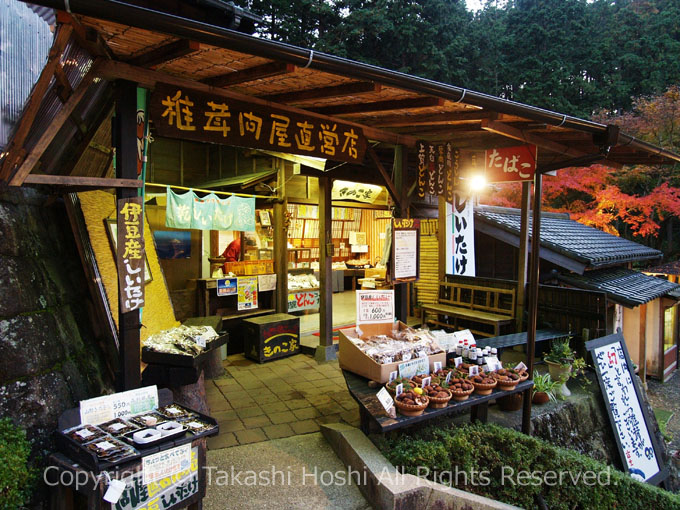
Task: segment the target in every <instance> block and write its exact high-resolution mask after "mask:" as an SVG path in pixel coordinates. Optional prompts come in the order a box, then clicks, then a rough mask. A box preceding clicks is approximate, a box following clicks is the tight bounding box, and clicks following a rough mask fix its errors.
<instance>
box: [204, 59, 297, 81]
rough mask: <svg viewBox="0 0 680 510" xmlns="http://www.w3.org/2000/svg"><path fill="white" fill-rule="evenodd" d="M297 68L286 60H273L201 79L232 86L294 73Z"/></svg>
mask: <svg viewBox="0 0 680 510" xmlns="http://www.w3.org/2000/svg"><path fill="white" fill-rule="evenodd" d="M296 69H297V67H296V66H295V65H293V64H287V63H285V62H271V63H269V64H262V65H259V66H254V67H249V68H247V69H243V70H241V71H233V72H231V73H227V74H222V75H219V76H212V77H210V78H204V79H202V80H201V83H205V84H206V85H210V86H212V87H230V86H232V85H238V84H240V83H247V82H249V81H255V80H261V79H263V78H271V77H272V76H279V75H281V74H288V73H294V72H295V70H296Z"/></svg>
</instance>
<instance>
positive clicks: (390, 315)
mask: <svg viewBox="0 0 680 510" xmlns="http://www.w3.org/2000/svg"><path fill="white" fill-rule="evenodd" d="M393 322H394V291H393V290H358V291H357V324H377V323H385V324H392V323H393Z"/></svg>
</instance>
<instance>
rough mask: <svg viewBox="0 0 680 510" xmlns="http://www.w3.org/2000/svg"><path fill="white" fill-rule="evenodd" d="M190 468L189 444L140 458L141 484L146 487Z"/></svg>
mask: <svg viewBox="0 0 680 510" xmlns="http://www.w3.org/2000/svg"><path fill="white" fill-rule="evenodd" d="M190 467H191V444H185V445H182V446H178V447H176V448H171V449H170V450H164V451H162V452H159V453H154V454H152V455H147V456H145V457H142V483H143V484H144V485H148V484H150V483H152V482H156V481H158V480H161V479H163V478H169V477H172V476H173V475H176V474H177V473H181V472H182V471H187V470H188V469H189V468H190Z"/></svg>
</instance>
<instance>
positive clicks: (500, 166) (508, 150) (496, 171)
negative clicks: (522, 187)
mask: <svg viewBox="0 0 680 510" xmlns="http://www.w3.org/2000/svg"><path fill="white" fill-rule="evenodd" d="M484 169H485V171H486V180H487V181H488V182H511V181H533V180H534V173H535V172H536V146H535V145H518V146H515V147H504V148H502V149H490V150H487V151H485V153H484Z"/></svg>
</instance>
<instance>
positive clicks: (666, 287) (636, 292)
mask: <svg viewBox="0 0 680 510" xmlns="http://www.w3.org/2000/svg"><path fill="white" fill-rule="evenodd" d="M557 278H558V279H559V280H560V281H562V282H564V283H567V284H569V285H573V286H574V287H578V288H581V289H590V290H599V291H603V292H606V293H607V298H608V299H611V300H612V301H615V302H617V303H620V304H622V305H625V306H628V307H636V306H639V305H642V304H644V303H648V302H650V301H652V300H654V299H656V298H659V297H661V296H666V295H672V296H674V297H677V296H678V293H679V292H680V285H678V284H677V283H671V282H669V281H668V280H664V279H662V278H657V277H655V276H649V275H646V274H644V273H640V272H639V271H633V270H632V269H626V268H622V267H618V268H611V269H599V270H597V271H586V272H585V273H583V274H582V275H579V274H575V273H570V274H559V275H558V276H557Z"/></svg>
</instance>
